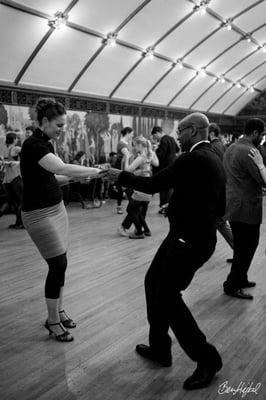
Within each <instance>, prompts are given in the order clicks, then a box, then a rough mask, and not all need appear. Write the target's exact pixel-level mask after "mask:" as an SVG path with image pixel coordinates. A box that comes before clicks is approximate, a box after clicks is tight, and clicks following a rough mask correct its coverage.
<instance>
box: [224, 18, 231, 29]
mask: <svg viewBox="0 0 266 400" xmlns="http://www.w3.org/2000/svg"><path fill="white" fill-rule="evenodd" d="M222 26H224V27H225V28H226V29H227V30H228V31H231V29H232V20H231V19H228V20H227V21H226V20H225V21H224V22H223V24H222Z"/></svg>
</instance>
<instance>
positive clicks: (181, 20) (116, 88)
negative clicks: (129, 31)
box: [109, 10, 195, 102]
mask: <svg viewBox="0 0 266 400" xmlns="http://www.w3.org/2000/svg"><path fill="white" fill-rule="evenodd" d="M194 12H195V11H194V10H192V11H191V12H190V13H188V14H187V15H185V16H184V17H183V18H181V19H180V20H179V21H178V22H177V23H176V24H175V25H174V26H172V27H171V28H170V29H169V30H168V31H167V32H166V33H165V34H164V35H163V36H161V37H160V38H159V39H158V40H157V41H156V42H155V43H154V44H153V46H151V47H152V48H155V47H156V46H158V44H159V43H161V42H162V41H163V40H164V39H166V38H167V37H168V36H169V35H170V34H171V33H172V32H174V31H175V30H176V29H177V28H178V27H179V26H180V25H182V24H183V23H184V22H185V21H186V20H187V19H189V18H190V17H191V16H192V15H193V14H194ZM119 43H120V42H119ZM154 56H156V57H159V58H160V59H163V60H165V61H169V62H172V60H171V59H170V58H169V57H165V56H162V55H161V54H158V53H156V54H154ZM142 60H143V58H141V60H140V62H141V61H142ZM140 62H137V63H136V64H135V67H134V66H133V68H130V70H129V71H128V72H127V73H126V74H125V75H124V76H123V77H122V79H121V80H120V82H118V84H117V85H116V87H115V88H114V90H113V91H112V92H111V94H110V96H109V98H111V97H113V95H114V94H115V92H116V91H117V90H118V88H119V87H120V86H121V85H122V83H123V82H124V81H125V80H126V79H127V78H128V76H129V75H130V74H131V72H133V71H134V69H135V68H136V67H137V66H138V65H139V64H140ZM171 70H172V67H171V68H170V69H169V71H168V72H167V73H166V74H164V75H163V77H161V78H160V79H159V80H158V81H157V82H156V83H155V85H154V86H153V87H152V89H150V90H149V93H147V94H146V95H145V96H144V97H143V99H142V101H141V102H143V101H144V100H145V99H146V98H147V97H148V95H149V94H150V93H151V92H152V91H153V90H154V89H155V88H156V86H157V85H159V83H160V82H161V81H162V80H163V79H164V78H165V77H166V75H168V73H170V72H171Z"/></svg>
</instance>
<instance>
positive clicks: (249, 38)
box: [245, 34, 251, 43]
mask: <svg viewBox="0 0 266 400" xmlns="http://www.w3.org/2000/svg"><path fill="white" fill-rule="evenodd" d="M245 39H246V41H247V42H248V43H250V42H251V35H249V34H247V35H246V36H245Z"/></svg>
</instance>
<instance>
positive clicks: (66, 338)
mask: <svg viewBox="0 0 266 400" xmlns="http://www.w3.org/2000/svg"><path fill="white" fill-rule="evenodd" d="M55 325H59V326H60V328H61V329H62V331H63V333H60V334H59V335H57V334H56V333H55V332H53V331H52V329H50V327H51V326H55ZM44 326H45V328H46V329H47V330H48V331H49V335H55V339H56V340H58V342H72V341H73V340H74V338H73V336H71V335H70V333H69V332H68V331H66V330H65V329H64V327H63V326H62V324H61V322H57V323H56V324H49V322H48V320H46V321H45V325H44Z"/></svg>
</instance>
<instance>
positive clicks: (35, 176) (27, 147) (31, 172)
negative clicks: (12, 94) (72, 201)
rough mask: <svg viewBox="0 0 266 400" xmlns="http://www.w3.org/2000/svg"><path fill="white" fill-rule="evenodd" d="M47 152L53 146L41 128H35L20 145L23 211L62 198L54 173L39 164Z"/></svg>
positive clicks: (58, 200) (50, 150) (47, 204)
mask: <svg viewBox="0 0 266 400" xmlns="http://www.w3.org/2000/svg"><path fill="white" fill-rule="evenodd" d="M49 153H53V154H54V148H53V145H52V143H51V142H50V138H49V137H48V136H47V135H46V134H45V133H44V132H43V131H42V130H41V129H36V130H35V132H34V133H33V134H32V135H31V136H30V137H29V138H28V139H26V140H25V142H24V143H23V145H22V149H21V153H20V170H21V176H22V180H23V186H24V187H23V201H22V210H23V211H32V210H36V209H39V208H46V207H51V206H54V205H55V204H58V203H60V201H61V200H62V192H61V189H60V186H59V184H58V182H57V180H56V178H55V175H54V174H53V173H52V172H49V171H47V170H46V169H44V168H42V167H41V166H40V164H39V160H40V159H41V158H43V157H44V156H45V155H46V154H49Z"/></svg>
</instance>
